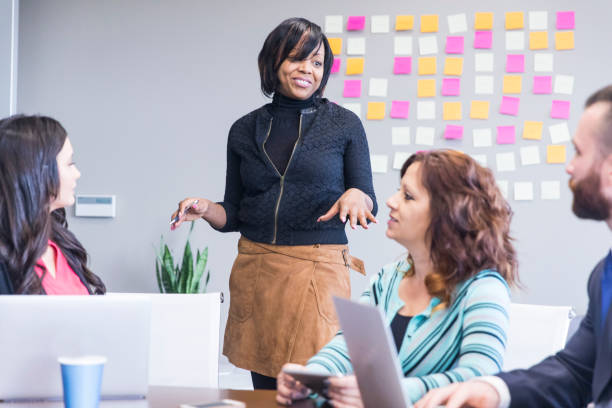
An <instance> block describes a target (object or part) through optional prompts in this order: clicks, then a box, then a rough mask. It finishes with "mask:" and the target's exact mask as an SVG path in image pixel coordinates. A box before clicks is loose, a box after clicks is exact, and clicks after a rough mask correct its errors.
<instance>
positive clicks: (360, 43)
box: [346, 37, 366, 55]
mask: <svg viewBox="0 0 612 408" xmlns="http://www.w3.org/2000/svg"><path fill="white" fill-rule="evenodd" d="M365 51H366V41H365V37H353V38H349V39H348V40H346V54H347V55H364V54H365Z"/></svg>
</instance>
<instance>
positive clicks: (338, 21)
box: [325, 16, 342, 33]
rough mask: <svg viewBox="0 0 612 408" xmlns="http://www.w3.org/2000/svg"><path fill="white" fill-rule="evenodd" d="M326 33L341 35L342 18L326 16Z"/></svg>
mask: <svg viewBox="0 0 612 408" xmlns="http://www.w3.org/2000/svg"><path fill="white" fill-rule="evenodd" d="M325 32H326V33H341V32H342V16H325Z"/></svg>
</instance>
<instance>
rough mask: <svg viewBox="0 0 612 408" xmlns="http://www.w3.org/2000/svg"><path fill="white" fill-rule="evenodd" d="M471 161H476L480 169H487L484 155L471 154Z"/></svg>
mask: <svg viewBox="0 0 612 408" xmlns="http://www.w3.org/2000/svg"><path fill="white" fill-rule="evenodd" d="M471 156H472V159H474V160H476V162H477V163H478V164H480V165H481V166H482V167H488V164H487V155H486V154H472V155H471Z"/></svg>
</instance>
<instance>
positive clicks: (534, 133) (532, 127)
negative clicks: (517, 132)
mask: <svg viewBox="0 0 612 408" xmlns="http://www.w3.org/2000/svg"><path fill="white" fill-rule="evenodd" d="M543 126H544V122H535V121H531V120H526V121H525V124H524V125H523V139H529V140H542V127H543Z"/></svg>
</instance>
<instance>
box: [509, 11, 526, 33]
mask: <svg viewBox="0 0 612 408" xmlns="http://www.w3.org/2000/svg"><path fill="white" fill-rule="evenodd" d="M523 27H525V16H524V14H523V12H522V11H513V12H508V13H506V30H520V29H521V28H523Z"/></svg>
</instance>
